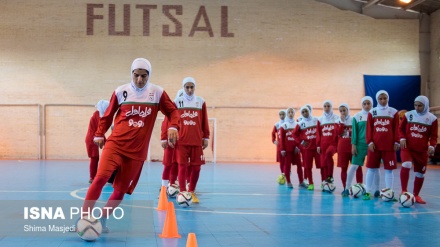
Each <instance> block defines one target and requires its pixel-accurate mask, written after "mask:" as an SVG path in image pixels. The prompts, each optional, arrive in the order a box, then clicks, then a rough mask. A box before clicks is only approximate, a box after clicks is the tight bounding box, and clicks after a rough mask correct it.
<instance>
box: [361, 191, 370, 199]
mask: <svg viewBox="0 0 440 247" xmlns="http://www.w3.org/2000/svg"><path fill="white" fill-rule="evenodd" d="M370 199H371V196H370V193H368V192H367V193H365V195H364V196H363V197H362V200H365V201H368V200H370Z"/></svg>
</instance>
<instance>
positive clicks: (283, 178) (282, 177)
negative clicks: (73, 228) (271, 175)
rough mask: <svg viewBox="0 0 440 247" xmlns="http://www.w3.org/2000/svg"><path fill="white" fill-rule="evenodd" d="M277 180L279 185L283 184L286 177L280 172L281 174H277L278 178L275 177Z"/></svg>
mask: <svg viewBox="0 0 440 247" xmlns="http://www.w3.org/2000/svg"><path fill="white" fill-rule="evenodd" d="M277 182H278V183H279V184H280V185H283V184H285V183H286V177H285V176H284V174H281V175H279V176H278V178H277Z"/></svg>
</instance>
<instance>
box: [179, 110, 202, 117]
mask: <svg viewBox="0 0 440 247" xmlns="http://www.w3.org/2000/svg"><path fill="white" fill-rule="evenodd" d="M198 116H199V113H198V112H196V111H193V112H192V113H191V111H184V112H183V114H182V115H180V118H185V117H189V118H195V117H198Z"/></svg>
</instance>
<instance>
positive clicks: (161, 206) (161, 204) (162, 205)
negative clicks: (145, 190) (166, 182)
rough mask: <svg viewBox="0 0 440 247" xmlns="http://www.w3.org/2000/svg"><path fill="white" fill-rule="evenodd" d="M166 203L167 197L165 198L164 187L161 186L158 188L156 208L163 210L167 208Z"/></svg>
mask: <svg viewBox="0 0 440 247" xmlns="http://www.w3.org/2000/svg"><path fill="white" fill-rule="evenodd" d="M167 205H168V198H167V192H166V187H165V186H162V188H161V189H160V194H159V203H158V204H157V210H158V211H165V210H167Z"/></svg>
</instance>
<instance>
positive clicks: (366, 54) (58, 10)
mask: <svg viewBox="0 0 440 247" xmlns="http://www.w3.org/2000/svg"><path fill="white" fill-rule="evenodd" d="M110 3H112V2H110ZM113 3H115V4H114V5H111V4H109V2H108V1H103V0H96V1H53V0H45V1H44V0H39V1H23V0H21V1H20V0H14V1H12V0H3V1H1V3H0V5H1V7H0V37H1V38H0V75H1V76H0V85H1V88H2V90H3V92H2V97H0V117H1V118H2V121H0V158H12V159H15V158H22V159H34V158H38V156H41V157H46V158H48V159H86V158H87V155H86V152H85V145H84V137H85V134H86V131H87V125H88V121H89V118H90V116H91V115H92V113H93V111H94V108H93V107H92V105H94V104H96V102H97V101H98V100H100V99H109V98H110V95H111V94H112V92H113V90H114V89H115V88H116V87H117V86H119V85H121V84H123V83H127V82H129V80H130V65H131V62H132V60H133V59H134V58H136V57H145V58H147V59H149V60H150V61H151V63H152V74H151V81H152V82H153V83H156V84H158V85H160V86H162V87H164V88H165V90H166V91H167V92H168V93H169V95H170V96H171V97H172V98H173V97H174V95H175V93H176V91H177V90H178V89H179V88H180V87H181V81H182V79H183V78H184V77H186V76H192V77H194V78H195V79H196V80H197V91H196V93H197V94H198V95H200V96H202V97H204V98H205V100H206V102H207V105H208V107H210V109H209V117H211V118H216V119H217V130H216V143H215V144H216V151H217V161H226V162H227V161H251V162H274V160H275V146H274V145H273V144H272V143H271V138H270V132H271V130H272V127H273V124H274V123H275V122H276V121H278V116H277V115H278V110H279V108H281V107H282V108H287V107H288V106H294V107H296V108H299V107H300V106H301V105H304V104H306V103H310V104H312V105H313V106H314V107H315V111H314V114H315V115H320V114H321V112H320V111H319V109H318V108H320V107H321V102H322V101H324V100H326V99H331V100H333V102H334V104H335V105H338V104H340V103H342V102H347V103H348V104H349V105H350V106H351V107H353V108H357V107H359V101H360V99H361V97H362V96H363V95H364V89H363V77H362V76H363V75H364V74H378V75H417V74H420V66H419V44H418V20H376V19H372V18H370V17H367V16H363V15H360V14H356V13H353V12H350V11H342V10H339V9H336V8H334V7H332V6H329V5H326V4H323V3H319V2H315V1H312V0H274V1H263V0H241V1H232V0H230V1H227V0H223V1H195V0H192V1H178V2H176V1H167V0H166V1H157V0H151V1H147V2H146V1H140V0H139V1H128V0H124V1H122V0H120V1H114V2H113ZM124 3H125V6H127V7H125V8H126V9H125V16H126V17H127V18H125V31H127V27H129V28H130V32H129V34H128V33H127V32H126V33H125V34H124ZM137 5H142V6H137ZM146 5H153V6H146ZM168 5H172V6H171V7H170V6H168ZM113 8H114V10H115V11H114V13H115V19H114V23H115V25H111V24H110V25H109V20H112V18H110V16H111V14H110V12H111V11H112V9H113ZM148 8H150V10H149V12H148V11H147V9H148ZM176 9H177V10H178V11H180V10H181V11H182V12H181V14H179V15H178V14H176ZM88 11H89V12H88ZM128 12H129V13H130V17H129V18H128V15H127V14H128ZM146 13H149V18H147V17H148V15H147V14H146ZM166 13H168V14H166ZM167 15H168V16H169V17H171V18H169V17H167ZM101 17H102V18H101ZM198 17H200V18H198ZM99 18H101V19H99ZM144 18H145V19H144ZM207 20H209V24H210V27H211V29H209V28H208V27H207V26H208V25H207V22H206V21H207ZM110 22H111V21H110ZM176 23H177V26H179V23H180V24H181V29H180V28H177V29H176ZM109 26H110V27H109ZM92 29H93V32H92ZM180 30H181V34H180V33H179V31H180ZM191 30H193V31H194V32H193V34H191ZM197 30H198V31H197ZM209 30H211V31H212V32H211V33H210V31H209ZM88 32H89V33H88ZM118 33H119V34H122V35H114V34H118ZM173 33H174V34H175V33H177V35H178V36H170V35H172V34H173ZM432 73H433V72H432ZM10 104H39V106H37V105H35V106H10ZM53 104H56V105H53ZM60 104H72V105H79V106H60ZM83 105H85V106H83ZM211 107H212V108H211ZM354 112H355V111H353V114H354ZM298 116H299V113H297V115H296V117H298ZM39 117H40V119H42V120H41V121H40V122H38V119H39ZM156 127H158V126H156ZM155 135H158V132H157V130H155ZM158 139H159V137H158V136H155V137H154V138H153V139H152V143H151V145H152V148H151V158H154V159H156V158H161V156H162V150H161V149H160V147H159V143H158ZM39 143H42V145H41V146H40V145H39Z"/></svg>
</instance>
